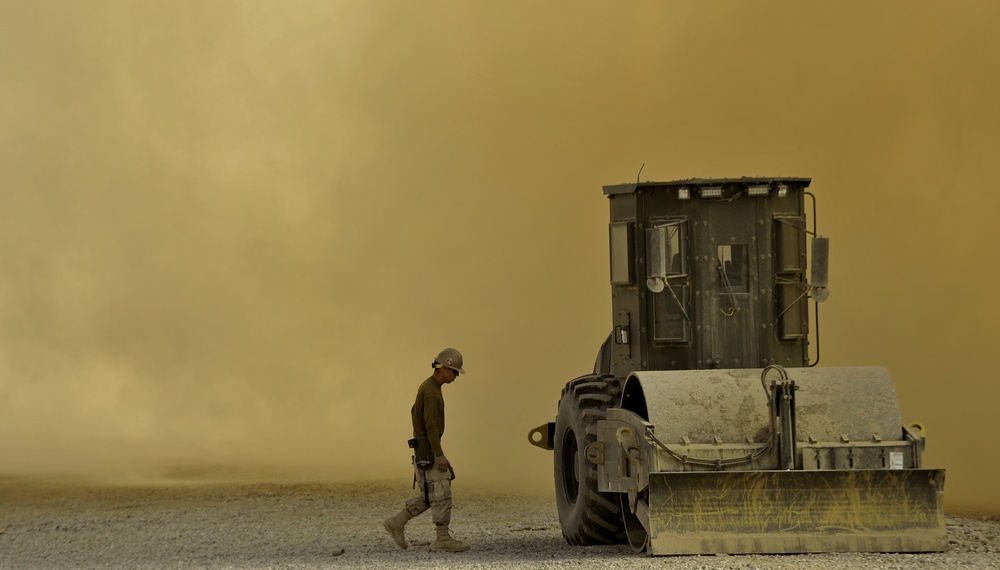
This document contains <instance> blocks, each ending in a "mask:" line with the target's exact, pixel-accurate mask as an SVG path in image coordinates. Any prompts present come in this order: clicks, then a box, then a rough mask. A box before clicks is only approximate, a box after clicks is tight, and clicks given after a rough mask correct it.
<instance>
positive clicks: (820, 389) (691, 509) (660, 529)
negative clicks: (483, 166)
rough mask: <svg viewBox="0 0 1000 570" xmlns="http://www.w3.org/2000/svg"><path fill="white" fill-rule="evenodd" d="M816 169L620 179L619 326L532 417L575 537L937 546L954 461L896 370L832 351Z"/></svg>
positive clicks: (883, 548)
mask: <svg viewBox="0 0 1000 570" xmlns="http://www.w3.org/2000/svg"><path fill="white" fill-rule="evenodd" d="M810 182H811V180H810V179H809V178H795V177H791V178H782V177H778V178H762V177H744V178H692V179H686V180H675V181H671V182H638V181H637V182H636V183H626V184H617V185H611V186H605V187H604V194H605V196H606V197H607V199H608V202H609V205H610V214H611V215H610V223H609V226H608V232H609V245H610V248H609V251H610V265H609V270H610V284H611V301H612V302H611V309H612V315H611V317H612V327H611V331H610V334H609V335H608V337H607V338H606V339H605V340H604V342H603V344H602V345H601V347H600V349H599V350H598V354H597V358H596V361H595V363H594V367H593V370H592V372H591V373H589V374H586V375H583V376H580V377H579V378H576V379H574V380H572V381H570V382H568V383H567V384H566V385H565V386H564V387H563V389H562V395H561V397H560V399H559V404H558V409H557V413H556V417H555V421H552V422H547V423H545V424H542V425H540V426H539V427H537V428H534V429H532V430H531V431H530V432H529V433H528V440H529V441H530V442H531V443H532V444H533V445H536V446H538V447H541V448H543V449H546V450H550V451H552V452H553V465H554V478H555V492H556V504H557V507H558V511H559V522H560V525H561V527H562V533H563V536H564V537H565V538H566V540H567V541H568V542H569V543H570V544H573V545H581V546H584V545H597V544H617V543H628V544H630V545H631V546H632V547H633V548H634V549H635V550H636V551H637V552H642V553H647V554H652V555H685V554H720V553H726V554H748V553H809V552H938V551H944V550H946V549H947V546H948V541H947V536H946V531H945V524H944V510H943V494H944V477H945V471H944V470H943V469H930V468H925V467H924V466H923V461H922V453H923V451H924V446H925V433H924V428H923V426H922V425H920V424H919V423H910V424H904V422H903V420H902V417H901V414H900V409H899V403H898V400H897V397H896V392H895V387H894V385H893V380H892V378H891V376H890V374H889V372H888V371H887V370H886V369H885V368H883V367H879V366H857V367H822V366H819V360H820V345H819V333H820V326H819V304H820V303H821V302H823V301H824V300H826V299H827V298H828V296H829V294H830V290H829V239H828V238H826V237H824V236H822V235H820V234H818V233H817V222H816V197H815V195H814V194H813V193H812V192H810V191H808V188H809V185H810Z"/></svg>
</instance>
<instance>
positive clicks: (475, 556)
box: [0, 477, 1000, 570]
mask: <svg viewBox="0 0 1000 570" xmlns="http://www.w3.org/2000/svg"><path fill="white" fill-rule="evenodd" d="M412 493H413V491H411V490H410V486H409V484H408V482H406V481H380V482H375V483H349V484H343V483H309V482H286V483H247V482H239V483H219V482H215V483H210V482H188V483H177V482H173V483H170V484H141V485H113V486H112V485H96V484H82V483H66V482H62V483H59V482H53V481H40V480H35V479H28V478H10V477H8V478H0V569H7V568H11V569H19V570H30V569H46V570H57V569H64V568H66V569H68V568H74V569H77V568H137V569H151V568H178V569H185V568H213V569H230V568H232V569H236V568H248V569H263V568H497V569H499V568H504V569H508V568H657V569H662V568H671V569H682V570H683V569H715V568H725V569H745V570H758V569H760V570H764V569H793V568H795V569H800V568H806V569H810V568H815V569H821V568H822V569H834V570H836V569H845V570H846V569H852V570H854V569H860V568H878V569H885V570H889V569H914V568H915V569H921V568H948V569H954V568H969V569H978V568H1000V521H998V520H997V517H990V518H987V519H982V520H980V519H972V518H961V517H953V516H949V517H947V520H946V523H947V529H948V537H949V543H950V551H948V552H944V553H932V554H858V553H848V554H802V555H739V556H737V555H733V556H676V557H649V556H645V555H640V554H636V553H634V552H633V551H632V549H631V548H630V547H629V546H627V545H624V546H599V547H574V546H569V545H568V544H566V542H565V540H564V539H563V538H562V534H561V531H560V529H559V521H558V516H557V514H556V510H555V502H554V499H553V498H552V497H551V494H549V495H532V494H523V493H505V492H495V491H484V490H467V489H463V488H462V486H461V485H458V484H456V486H455V497H454V514H453V520H452V526H451V528H452V533H453V534H454V535H455V536H456V537H457V538H459V539H461V540H463V541H466V542H468V543H470V544H471V546H472V548H471V550H469V551H468V552H462V553H444V552H436V551H433V550H431V548H430V546H431V543H432V542H433V540H434V528H433V524H432V523H431V521H430V518H429V514H428V513H425V514H424V515H422V516H421V517H419V518H417V519H415V520H413V521H411V522H410V524H409V525H407V528H406V531H407V532H406V534H407V539H408V540H409V542H410V547H409V549H407V550H401V549H399V548H398V547H397V546H396V544H395V543H394V542H393V541H392V539H391V538H390V537H389V535H388V533H386V531H385V530H384V529H383V528H382V524H381V522H382V520H383V519H385V518H387V517H389V516H390V515H393V514H395V513H396V512H398V511H399V510H400V508H401V507H402V505H403V502H404V501H405V500H406V499H407V498H409V497H410V496H411V494H412Z"/></svg>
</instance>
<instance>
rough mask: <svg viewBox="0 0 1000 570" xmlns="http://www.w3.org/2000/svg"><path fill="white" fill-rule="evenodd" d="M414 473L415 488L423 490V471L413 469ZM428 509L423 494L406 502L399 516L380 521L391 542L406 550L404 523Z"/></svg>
mask: <svg viewBox="0 0 1000 570" xmlns="http://www.w3.org/2000/svg"><path fill="white" fill-rule="evenodd" d="M414 472H415V474H416V478H417V487H419V488H421V489H423V488H424V480H423V477H424V471H423V469H419V468H417V467H414ZM428 508H430V507H428V506H427V502H426V501H425V500H424V494H423V493H421V494H420V495H418V496H416V497H413V498H412V499H410V500H408V501H406V507H405V508H404V509H403V510H402V511H399V514H397V515H396V516H394V517H389V518H387V519H385V520H384V521H382V526H383V527H385V530H386V531H388V532H389V535H390V536H392V540H393V541H394V542H395V543H396V544H397V545H398V546H399V547H400V548H402V549H403V550H406V548H407V547H408V546H409V543H407V542H406V535H405V533H404V528H405V527H406V523H407V522H409V521H410V519H412V518H413V517H415V516H418V515H419V514H421V513H423V512H424V511H426V510H427V509H428Z"/></svg>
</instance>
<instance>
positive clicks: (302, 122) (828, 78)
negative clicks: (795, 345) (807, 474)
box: [0, 0, 1000, 512]
mask: <svg viewBox="0 0 1000 570" xmlns="http://www.w3.org/2000/svg"><path fill="white" fill-rule="evenodd" d="M998 27H1000V4H997V3H995V2H988V1H983V2H961V1H959V2H921V1H896V2H893V1H887V2H869V1H857V2H837V3H824V4H817V3H802V2H791V1H789V2H775V1H763V2H761V1H755V2H749V1H747V2H735V1H734V2H712V3H697V2H660V1H656V2H653V1H649V2H643V1H639V2H627V3H610V2H598V1H592V2H586V1H584V2H580V1H572V2H570V1H555V2H530V1H520V0H519V1H509V2H501V3H482V2H479V3H477V2H461V1H457V0H454V1H423V2H409V1H403V0H399V1H380V2H367V1H352V2H344V1H330V2H316V1H283V2H277V1H268V2H251V1H229V2H223V1H218V2H200V1H172V2H133V1H96V2H73V1H69V0H65V1H33V2H21V1H10V2H3V3H0V151H2V152H0V200H2V201H0V266H2V267H3V270H2V271H0V457H3V459H2V463H0V471H3V472H30V471H45V472H65V471H70V472H74V471H79V470H81V469H82V466H83V465H84V464H90V466H91V468H93V467H94V466H98V467H99V468H100V469H101V470H103V471H105V472H106V474H114V475H117V476H121V477H127V476H155V475H156V474H157V473H161V472H163V469H164V467H163V466H165V465H166V466H173V467H171V468H176V466H177V465H186V464H198V463H205V462H208V463H212V464H216V465H222V466H226V465H241V464H254V465H263V466H284V467H287V468H289V469H290V470H292V471H293V472H295V471H296V470H298V471H299V472H302V473H306V472H308V473H317V472H318V473H322V474H323V476H327V477H330V478H334V479H356V478H361V477H376V478H382V479H384V478H395V477H400V478H405V477H406V476H407V473H408V471H407V470H408V468H409V467H408V466H409V457H408V454H407V450H406V449H405V443H404V441H405V439H406V438H407V437H408V432H409V416H408V412H409V406H410V404H411V403H412V398H413V393H414V391H415V389H416V386H417V384H418V383H419V382H420V381H421V380H422V379H423V378H424V377H426V375H427V373H428V372H429V368H428V366H429V362H430V359H431V358H432V357H433V355H434V354H436V353H437V351H438V350H440V349H441V348H443V347H445V346H455V347H457V348H459V349H461V350H462V351H463V352H464V353H465V355H466V362H467V365H466V370H467V371H468V372H469V373H468V375H467V376H465V377H462V378H461V379H460V380H459V381H458V382H456V383H455V384H454V385H451V386H449V387H448V388H446V392H445V395H446V398H447V401H448V410H449V418H448V431H447V433H446V435H445V446H446V448H448V449H449V455H451V456H452V459H453V461H454V462H455V463H456V466H457V468H458V469H459V470H460V473H461V474H462V476H463V478H465V479H466V480H468V481H471V482H476V481H479V482H489V483H494V484H496V483H503V484H509V485H531V486H535V487H539V488H541V487H544V486H549V485H551V477H552V467H551V455H550V454H548V453H545V452H542V451H540V450H537V449H535V448H532V447H530V446H529V445H528V444H527V441H526V433H527V431H528V429H530V428H532V427H534V426H536V425H538V424H540V423H543V422H545V421H550V420H551V419H552V418H553V417H554V416H555V408H556V402H557V400H558V397H559V391H560V389H561V388H562V386H563V384H564V383H565V382H566V381H567V380H569V379H571V378H573V377H574V376H577V375H579V374H583V373H586V372H588V371H589V370H590V368H591V367H592V364H593V358H594V355H595V353H596V351H597V348H598V347H599V345H600V342H601V341H602V340H603V338H604V337H605V335H606V334H607V332H608V330H609V329H610V323H611V315H610V288H609V285H608V261H607V226H606V224H607V203H606V199H605V198H604V197H603V195H602V193H601V186H602V185H604V184H613V183H620V182H625V181H630V180H634V179H635V177H636V173H637V172H638V170H639V167H640V166H641V165H642V164H643V163H645V167H644V168H643V171H642V178H643V179H651V180H670V179H676V178H687V177H695V176H697V177H710V176H745V175H748V176H749V175H762V176H779V175H780V176H808V177H812V178H813V184H812V190H813V192H814V193H815V194H816V195H817V197H818V200H819V216H818V217H819V220H818V221H819V229H820V231H821V233H823V234H825V235H828V236H830V237H831V278H830V279H831V289H832V296H831V298H830V300H829V301H828V302H827V303H825V304H824V306H823V307H822V313H821V319H822V322H821V325H822V331H821V332H822V364H824V365H827V366H833V365H845V366H846V365H884V366H886V367H888V368H889V370H890V372H891V373H892V374H893V377H894V379H895V382H896V388H897V391H898V393H899V398H900V404H901V408H902V414H903V418H904V421H906V422H910V421H921V422H923V423H924V424H926V425H927V427H928V433H929V440H928V449H927V454H926V456H925V459H926V464H927V465H928V466H933V467H946V468H947V469H948V487H947V505H948V508H949V509H951V510H956V509H960V510H970V509H980V510H989V511H991V512H998V511H1000V494H998V493H997V492H996V491H995V490H990V491H989V496H988V497H986V498H985V499H984V498H983V496H982V493H983V489H988V488H990V487H993V486H994V484H993V482H994V480H995V478H996V474H995V471H994V470H995V469H996V468H997V461H996V459H995V457H997V455H998V453H1000V443H997V441H996V438H993V437H992V435H991V434H992V433H993V423H994V422H993V421H992V419H993V417H994V416H995V414H996V412H995V409H994V408H995V402H997V401H1000V387H998V386H1000V380H998V378H997V373H996V366H995V365H994V363H993V359H992V356H993V354H994V353H995V352H996V349H995V344H996V341H997V340H998V338H1000V335H998V334H997V332H996V330H995V327H996V326H997V322H998V321H1000V302H998V300H997V299H998V297H997V295H996V294H994V293H993V291H992V289H991V288H992V286H993V285H994V284H995V283H998V282H1000V270H998V268H997V264H996V259H997V258H998V253H1000V252H998V248H997V247H996V245H995V239H996V238H995V236H994V233H995V231H994V225H995V221H994V218H995V217H996V215H997V214H998V213H1000V198H998V193H997V192H996V191H994V190H992V186H993V185H994V184H995V183H996V182H995V181H996V180H998V179H1000V176H998V174H1000V173H998V164H1000V160H997V155H998V151H1000V105H998V103H997V102H998V101H1000V37H998V34H996V30H997V29H998Z"/></svg>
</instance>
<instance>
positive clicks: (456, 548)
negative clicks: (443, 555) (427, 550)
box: [431, 524, 469, 552]
mask: <svg viewBox="0 0 1000 570" xmlns="http://www.w3.org/2000/svg"><path fill="white" fill-rule="evenodd" d="M435 526H436V527H437V541H436V542H435V543H434V544H432V545H431V548H433V549H434V550H443V551H444V552H465V551H466V550H468V549H469V545H468V544H466V543H464V542H462V541H461V540H457V539H455V538H454V537H453V536H451V533H449V532H448V525H446V524H439V525H435Z"/></svg>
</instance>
